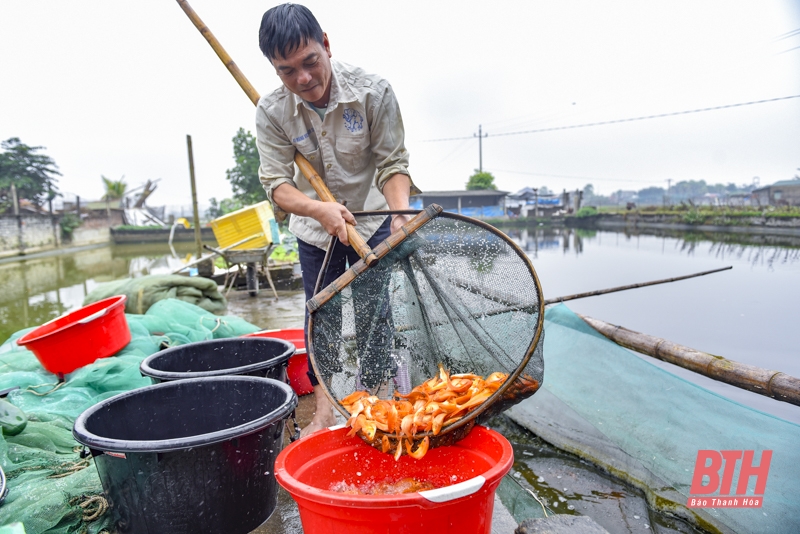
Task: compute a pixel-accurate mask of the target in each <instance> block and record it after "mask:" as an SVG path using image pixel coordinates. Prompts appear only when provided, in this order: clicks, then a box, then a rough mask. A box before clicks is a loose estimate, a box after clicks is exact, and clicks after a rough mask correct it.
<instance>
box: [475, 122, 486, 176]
mask: <svg viewBox="0 0 800 534" xmlns="http://www.w3.org/2000/svg"><path fill="white" fill-rule="evenodd" d="M472 136H473V137H477V138H478V172H483V138H484V137H489V134H488V133H487V134H485V133H482V130H481V125H480V124H479V125H478V133H477V134H472Z"/></svg>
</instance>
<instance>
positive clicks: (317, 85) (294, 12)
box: [258, 4, 331, 107]
mask: <svg viewBox="0 0 800 534" xmlns="http://www.w3.org/2000/svg"><path fill="white" fill-rule="evenodd" d="M258 44H259V47H260V48H261V52H263V53H264V55H265V56H267V58H268V59H269V60H270V62H271V63H272V65H273V66H274V67H275V72H276V73H277V74H278V76H279V77H280V78H281V81H282V82H283V84H284V85H285V86H286V88H287V89H289V90H290V91H291V92H293V93H294V94H296V95H298V96H299V97H300V98H302V99H304V100H307V101H309V102H311V103H312V104H314V105H317V106H320V107H321V106H325V105H327V104H328V98H329V97H330V81H331V62H330V58H331V50H330V44H329V43H328V36H327V35H325V33H323V31H322V28H321V27H320V25H319V23H318V22H317V19H316V18H314V15H313V14H312V13H311V11H309V10H308V8H306V7H304V6H301V5H297V4H282V5H279V6H276V7H273V8H272V9H270V10H269V11H267V12H266V13H264V16H263V17H262V18H261V28H260V29H259V32H258Z"/></svg>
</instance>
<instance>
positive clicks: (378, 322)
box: [297, 217, 394, 388]
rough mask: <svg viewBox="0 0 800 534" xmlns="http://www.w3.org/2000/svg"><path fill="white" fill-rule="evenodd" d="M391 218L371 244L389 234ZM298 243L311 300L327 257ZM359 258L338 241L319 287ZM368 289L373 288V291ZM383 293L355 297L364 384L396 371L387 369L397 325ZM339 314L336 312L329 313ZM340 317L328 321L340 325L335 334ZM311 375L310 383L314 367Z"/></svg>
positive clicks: (307, 293)
mask: <svg viewBox="0 0 800 534" xmlns="http://www.w3.org/2000/svg"><path fill="white" fill-rule="evenodd" d="M391 220H392V218H391V217H387V218H386V220H385V221H384V222H383V224H382V225H381V226H380V228H378V230H377V231H376V232H375V234H374V235H373V236H372V237H371V238H370V239H369V241H367V244H368V245H369V246H370V248H374V247H375V246H377V245H378V244H379V243H380V242H381V241H383V240H384V239H386V238H387V237H389V234H390V233H391V230H390V225H391ZM297 247H298V253H299V256H300V269H301V270H302V273H303V289H304V290H305V294H306V300H309V299H311V297H313V296H314V287H315V286H316V284H317V278H318V277H319V272H320V269H321V268H322V264H323V262H324V260H325V251H324V250H322V249H320V248H318V247H315V246H314V245H310V244H308V243H306V242H304V241H301V240H300V239H298V240H297ZM360 259H361V258H359V257H358V254H356V252H355V251H354V250H353V248H352V247H346V246H344V245H343V244H342V243H341V242H339V241H336V245H335V246H334V248H333V252H332V253H331V257H330V260H329V263H328V269H327V271H326V272H325V276H324V278H323V281H322V285H321V286H320V289H322V288H324V287H326V286H327V285H328V284H330V283H331V282H333V281H334V280H336V279H337V278H338V277H339V276H341V275H342V274H343V273H344V272H345V270H347V268H348V267H349V266H350V265H353V264H354V263H356V262H357V261H358V260H360ZM369 293H373V292H372V291H370V292H369ZM382 293H383V291H382V290H381V292H380V293H379V294H368V293H367V292H364V293H361V292H359V294H356V295H354V298H353V301H354V302H353V304H354V306H355V311H356V314H355V321H356V325H355V326H356V333H357V335H356V344H357V346H358V353H359V357H360V359H361V362H362V363H361V371H360V380H361V382H362V384H363V385H364V386H366V387H370V388H371V387H374V386H376V385H378V384H379V383H380V382H381V381H383V380H385V379H386V378H389V377H390V376H386V375H387V372H388V371H393V369H391V370H389V369H387V366H388V365H390V364H391V366H392V367H394V365H393V364H392V362H393V360H392V359H391V357H390V355H389V351H390V349H391V341H392V332H393V330H394V329H393V327H392V324H391V317H389V313H388V306H387V303H386V299H385V298H384V295H383V294H382ZM336 305H337V304H336V303H334V301H333V300H332V301H329V302H328V303H327V304H325V306H336ZM378 307H380V309H378ZM305 313H306V316H305V326H304V328H305V338H306V346H309V343H308V309H307V308H306V311H305ZM336 315H337V314H336V313H334V314H331V315H329V316H336ZM338 317H339V318H340V319H339V322H338V323H336V322H334V321H331V324H328V325H327V326H328V327H329V328H331V329H336V328H338V329H339V330H338V331H337V332H336V333H335V334H334V335H341V334H340V333H341V313H338ZM315 356H316V353H315ZM382 363H383V364H382ZM308 376H309V378H310V379H311V383H312V384H313V385H317V383H318V382H317V377H316V376H314V372H313V371H312V370H311V369H309V372H308Z"/></svg>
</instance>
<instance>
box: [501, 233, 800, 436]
mask: <svg viewBox="0 0 800 534" xmlns="http://www.w3.org/2000/svg"><path fill="white" fill-rule="evenodd" d="M507 231H508V233H509V235H511V236H512V237H513V238H514V239H515V240H516V241H517V243H518V244H520V245H521V246H522V247H523V248H524V249H525V250H526V251H527V252H528V254H529V255H530V257H531V258H532V260H533V264H534V267H535V269H536V272H537V274H538V275H539V278H540V281H541V284H542V288H543V291H544V295H545V298H554V297H560V296H565V295H571V294H575V293H581V292H586V291H592V290H596V289H602V288H607V287H614V286H620V285H627V284H633V283H637V282H646V281H650V280H658V279H665V278H672V277H675V276H680V275H686V274H691V273H696V272H701V271H708V270H712V269H715V268H719V267H725V266H728V265H730V266H733V269H732V270H730V271H723V272H721V273H716V274H711V275H707V276H702V277H698V278H693V279H689V280H683V281H678V282H673V283H669V284H663V285H657V286H651V287H645V288H639V289H633V290H630V291H624V292H619V293H613V294H609V295H602V296H596V297H590V298H586V299H580V300H575V301H571V302H568V303H567V305H568V306H569V307H570V308H571V309H572V310H574V311H576V312H578V313H580V314H582V315H587V316H589V317H594V318H597V319H601V320H603V321H606V322H609V323H612V324H615V325H621V326H624V327H626V328H628V329H631V330H635V331H637V332H642V333H646V334H650V335H654V336H657V337H661V338H664V339H667V340H670V341H673V342H675V343H680V344H682V345H686V346H688V347H692V348H694V349H697V350H702V351H705V352H710V353H712V354H717V355H720V356H724V357H726V358H728V359H731V360H735V361H739V362H743V363H748V364H752V365H756V366H759V367H763V368H767V369H773V370H777V371H783V372H785V373H787V374H790V375H793V376H800V349H799V348H798V343H797V340H798V338H797V335H796V333H793V332H794V328H796V327H797V322H798V318H800V314H799V313H798V303H800V238H797V237H777V236H747V235H739V234H733V233H724V234H723V233H718V234H709V233H687V232H674V231H670V232H658V233H656V232H653V233H647V234H645V233H640V234H626V233H624V232H621V231H618V232H613V231H586V230H574V229H544V228H537V229H533V230H531V229H525V230H512V229H509V230H507ZM641 357H642V358H644V359H646V360H647V361H650V362H651V363H654V364H655V365H658V366H659V367H662V368H666V369H668V370H669V371H671V372H673V373H675V374H677V375H679V376H681V377H683V378H685V379H687V380H690V381H692V382H695V383H698V384H700V385H702V386H703V387H705V388H707V389H710V390H711V391H714V392H716V393H718V394H720V395H723V396H726V397H728V398H731V399H733V400H735V401H737V402H740V403H742V404H746V405H748V406H752V407H754V408H757V409H759V410H762V411H765V412H767V413H771V414H774V415H777V416H779V417H782V418H784V419H787V420H790V421H793V422H796V423H800V407H797V406H794V405H791V404H787V403H784V402H779V401H776V400H773V399H770V398H767V397H764V396H762V395H758V394H756V393H751V392H748V391H744V390H741V389H739V388H736V387H733V386H728V385H727V384H722V383H720V382H717V381H715V380H712V379H708V378H705V377H703V376H699V375H696V374H695V373H692V372H690V371H686V370H684V369H681V368H679V367H676V366H673V365H671V364H668V363H664V362H661V361H659V360H655V359H653V358H649V357H647V356H641ZM609 386H613V384H609Z"/></svg>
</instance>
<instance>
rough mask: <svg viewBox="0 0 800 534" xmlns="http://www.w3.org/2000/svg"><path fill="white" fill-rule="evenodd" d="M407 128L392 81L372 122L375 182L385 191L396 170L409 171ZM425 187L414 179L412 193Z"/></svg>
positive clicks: (376, 106)
mask: <svg viewBox="0 0 800 534" xmlns="http://www.w3.org/2000/svg"><path fill="white" fill-rule="evenodd" d="M404 141H405V130H404V129H403V117H402V116H401V115H400V106H399V105H398V104H397V98H396V97H395V94H394V91H392V86H391V85H389V84H388V83H387V84H386V87H385V88H384V90H383V92H382V93H381V94H380V98H379V100H378V102H377V103H376V104H375V108H374V112H373V117H372V123H371V124H370V145H371V149H372V153H373V154H374V155H375V166H376V168H377V171H376V173H375V185H376V186H377V187H378V189H379V190H380V191H381V192H382V191H383V186H384V185H386V181H387V180H388V179H389V178H391V177H392V176H393V175H395V174H398V173H399V174H405V175H407V176H408V177H409V180H411V174H410V173H409V172H408V151H407V150H406V147H405V143H404ZM420 192H421V191H420V190H419V189H417V187H416V186H415V185H414V182H413V181H412V182H411V194H412V195H418V194H419V193H420Z"/></svg>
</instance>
